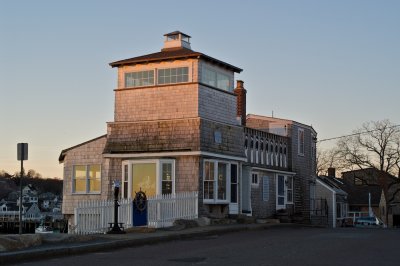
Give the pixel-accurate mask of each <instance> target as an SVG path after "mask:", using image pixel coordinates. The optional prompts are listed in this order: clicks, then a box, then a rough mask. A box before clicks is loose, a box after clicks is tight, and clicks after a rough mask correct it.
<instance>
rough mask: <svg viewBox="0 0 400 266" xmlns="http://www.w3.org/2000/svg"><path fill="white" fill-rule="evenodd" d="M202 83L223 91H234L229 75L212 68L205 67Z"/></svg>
mask: <svg viewBox="0 0 400 266" xmlns="http://www.w3.org/2000/svg"><path fill="white" fill-rule="evenodd" d="M201 81H202V82H203V83H205V84H207V85H210V86H213V87H216V88H218V89H221V90H226V91H230V92H232V91H233V87H232V86H231V82H230V78H229V76H228V75H225V74H223V73H220V72H218V71H216V70H214V69H212V68H209V67H206V66H203V68H202V75H201Z"/></svg>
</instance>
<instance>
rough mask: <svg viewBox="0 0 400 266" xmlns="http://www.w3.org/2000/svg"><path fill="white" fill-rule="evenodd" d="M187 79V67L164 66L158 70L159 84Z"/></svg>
mask: <svg viewBox="0 0 400 266" xmlns="http://www.w3.org/2000/svg"><path fill="white" fill-rule="evenodd" d="M188 79H189V68H188V67H178V68H166V69H159V70H158V81H157V83H158V84H159V85H163V84H171V83H182V82H188Z"/></svg>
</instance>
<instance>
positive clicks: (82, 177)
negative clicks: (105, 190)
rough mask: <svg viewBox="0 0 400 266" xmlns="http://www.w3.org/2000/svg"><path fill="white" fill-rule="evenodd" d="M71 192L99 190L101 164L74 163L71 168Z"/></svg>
mask: <svg viewBox="0 0 400 266" xmlns="http://www.w3.org/2000/svg"><path fill="white" fill-rule="evenodd" d="M72 186H73V188H72V189H73V192H74V193H92V192H100V191H101V166H100V165H99V164H94V165H75V166H74V170H73V185H72Z"/></svg>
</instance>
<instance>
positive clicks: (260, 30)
mask: <svg viewBox="0 0 400 266" xmlns="http://www.w3.org/2000/svg"><path fill="white" fill-rule="evenodd" d="M399 14H400V1H389V0H385V1H367V0H360V1H351V0H343V1H340V0H335V1H323V0H320V1H299V0H293V1H266V0H264V1H239V0H238V1H234V0H229V1H228V0H227V1H215V0H214V1H213V0H201V1H174V0H169V1H155V0H153V1H119V0H115V1H87V0H85V1H72V0H70V1H41V0H37V1H19V0H13V1H11V0H10V1H6V0H0V92H1V94H0V95H1V112H0V123H1V130H0V132H1V133H0V170H6V171H8V172H10V173H14V172H15V171H18V170H19V167H20V164H19V162H18V161H17V151H16V149H17V143H18V142H27V143H29V160H28V161H26V162H25V163H24V165H25V169H26V170H28V169H35V170H36V171H37V172H39V173H41V174H42V175H43V176H44V177H60V178H61V177H62V170H63V168H62V165H60V164H59V163H58V156H59V155H60V152H61V150H63V149H66V148H69V147H71V146H74V145H77V144H79V143H82V142H85V141H87V140H90V139H93V138H96V137H98V136H101V135H103V134H105V133H106V122H110V121H113V115H114V114H113V112H114V110H113V109H114V91H113V90H114V89H115V88H116V85H117V83H116V82H117V79H116V69H113V68H111V67H110V66H109V65H108V63H110V62H113V61H117V60H120V59H126V58H131V57H135V56H140V55H144V54H148V53H153V52H158V51H160V49H161V48H162V45H163V41H164V37H163V34H165V33H168V32H172V31H175V30H179V31H182V32H184V33H186V34H188V35H190V36H192V39H191V47H192V49H193V50H195V51H199V52H202V53H204V54H207V55H209V56H212V57H214V58H217V59H220V60H222V61H224V62H227V63H229V64H232V65H235V66H238V67H240V68H242V69H243V72H242V73H241V74H239V75H236V76H235V78H236V79H240V80H243V81H244V85H245V88H246V89H247V91H248V93H247V112H248V113H252V114H261V115H267V116H270V115H271V114H272V111H273V113H274V116H275V117H279V118H286V119H291V120H295V121H298V122H301V123H304V124H308V125H312V126H313V127H314V128H315V130H316V131H317V132H318V139H325V138H331V137H336V136H341V135H345V134H349V133H351V132H352V130H354V129H356V128H357V127H359V126H360V125H361V124H362V123H363V122H366V121H370V120H383V119H389V120H391V121H392V122H393V123H394V124H400V116H399V114H400V107H399V99H400V88H399V85H400V15H399ZM333 144H334V143H332V142H329V143H328V142H327V143H326V144H325V145H328V146H329V145H333Z"/></svg>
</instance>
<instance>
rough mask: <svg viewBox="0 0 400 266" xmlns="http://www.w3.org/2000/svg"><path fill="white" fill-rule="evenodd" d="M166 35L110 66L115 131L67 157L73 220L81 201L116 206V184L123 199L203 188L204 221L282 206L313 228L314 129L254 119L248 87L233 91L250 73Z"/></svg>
mask: <svg viewBox="0 0 400 266" xmlns="http://www.w3.org/2000/svg"><path fill="white" fill-rule="evenodd" d="M165 37H166V40H165V42H164V47H163V49H162V50H161V52H157V53H153V54H148V55H144V56H139V57H134V58H130V59H125V60H121V61H117V62H113V63H111V64H110V65H111V66H112V67H116V68H118V80H117V88H116V89H115V90H114V91H115V111H114V121H113V122H108V123H107V134H106V135H103V136H100V137H98V138H95V139H92V140H89V141H87V142H84V143H81V144H78V145H76V146H74V147H71V148H68V149H65V150H63V151H61V154H60V156H59V162H60V163H63V164H64V178H63V180H64V181H63V182H64V183H63V184H64V186H63V206H62V211H63V213H64V214H65V216H66V217H67V218H68V219H69V222H70V223H71V222H72V221H73V214H74V208H75V207H77V204H78V202H79V201H83V200H104V199H112V195H113V194H112V182H113V181H114V180H119V181H120V182H121V194H122V195H121V197H122V198H133V197H134V196H135V192H138V191H140V190H142V191H144V192H146V194H147V196H153V195H159V194H174V193H179V192H190V191H198V192H199V193H198V195H199V198H198V204H199V206H198V209H199V215H200V216H208V217H226V216H228V215H239V214H245V215H252V216H256V217H271V216H273V215H274V214H275V213H276V211H277V210H280V209H282V210H285V211H287V212H288V214H289V215H298V217H300V218H299V219H301V220H302V221H304V222H309V221H310V208H311V207H310V201H311V200H310V198H312V196H311V195H312V194H313V193H312V192H311V190H312V188H311V187H312V186H315V175H314V174H313V173H315V140H316V132H315V131H314V129H313V128H312V127H311V126H306V125H303V124H301V123H297V122H295V121H291V120H284V119H277V118H271V117H265V116H255V115H249V116H247V117H246V93H247V91H246V90H245V88H244V87H243V81H239V80H238V81H237V86H236V88H234V75H235V73H240V72H241V71H242V69H240V68H238V67H236V66H233V65H231V64H228V63H226V62H223V61H221V60H218V59H215V58H213V57H210V56H208V55H205V54H203V53H200V52H195V51H193V50H191V45H190V42H189V39H190V36H188V35H186V34H184V33H181V32H172V33H169V34H166V35H165ZM257 121H258V122H259V123H260V124H262V126H260V127H258V126H257V123H256V122H257ZM278 126H280V127H281V129H282V130H283V129H286V131H282V130H278V128H277V127H278Z"/></svg>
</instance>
